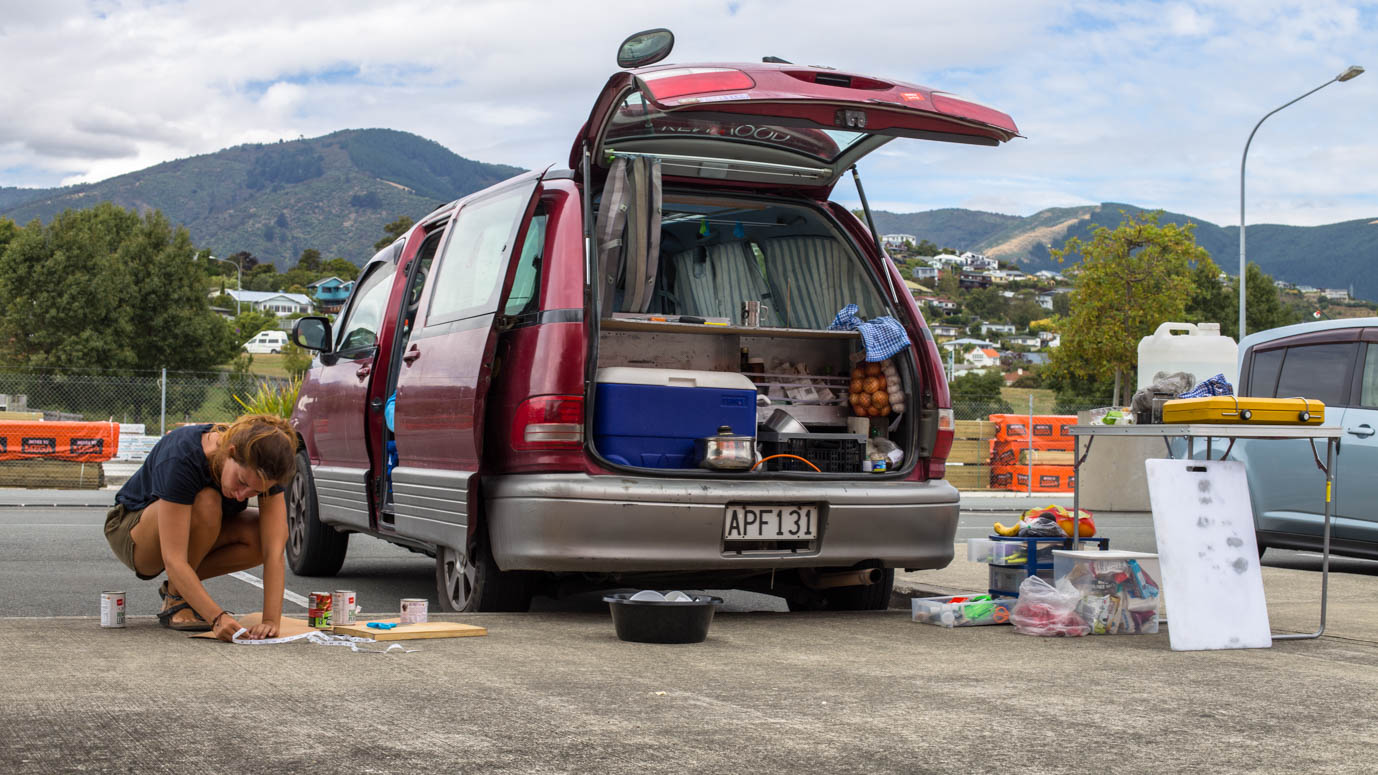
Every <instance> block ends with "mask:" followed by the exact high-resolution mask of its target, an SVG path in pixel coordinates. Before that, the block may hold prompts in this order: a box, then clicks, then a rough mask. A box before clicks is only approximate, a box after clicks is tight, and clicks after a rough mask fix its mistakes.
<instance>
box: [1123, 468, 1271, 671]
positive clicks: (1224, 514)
mask: <svg viewBox="0 0 1378 775" xmlns="http://www.w3.org/2000/svg"><path fill="white" fill-rule="evenodd" d="M1144 465H1145V469H1146V471H1147V473H1148V494H1149V502H1150V503H1151V504H1152V508H1153V532H1154V533H1155V534H1156V536H1157V540H1158V560H1159V562H1160V563H1161V566H1162V574H1163V578H1162V579H1161V581H1162V586H1163V592H1164V594H1165V596H1166V598H1167V600H1168V601H1169V620H1168V636H1169V640H1170V641H1171V643H1172V649H1173V650H1174V651H1202V650H1208V649H1237V648H1267V647H1269V646H1271V645H1273V637H1272V633H1271V631H1270V630H1269V628H1268V607H1267V602H1266V600H1265V598H1264V593H1263V571H1262V569H1261V568H1260V567H1259V562H1258V543H1257V541H1256V540H1255V538H1254V518H1253V509H1252V507H1251V506H1250V503H1249V486H1248V481H1247V479H1246V478H1245V474H1244V464H1243V463H1241V462H1238V461H1235V460H1146V461H1144Z"/></svg>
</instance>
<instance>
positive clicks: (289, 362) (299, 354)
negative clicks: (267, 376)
mask: <svg viewBox="0 0 1378 775" xmlns="http://www.w3.org/2000/svg"><path fill="white" fill-rule="evenodd" d="M311 359H312V355H311V353H310V352H307V351H306V350H303V349H302V348H300V347H298V346H296V345H295V344H292V343H291V342H288V343H287V347H286V349H284V350H283V351H282V368H284V369H286V370H287V374H288V375H289V376H291V377H293V378H295V379H301V378H302V376H304V375H305V374H306V372H307V371H309V370H310V369H311Z"/></svg>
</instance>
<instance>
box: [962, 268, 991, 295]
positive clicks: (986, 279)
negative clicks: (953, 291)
mask: <svg viewBox="0 0 1378 775" xmlns="http://www.w3.org/2000/svg"><path fill="white" fill-rule="evenodd" d="M957 284H958V285H959V286H961V287H962V288H965V289H967V290H973V289H976V288H989V287H990V275H988V274H986V273H985V272H969V271H965V270H964V271H963V272H962V274H961V275H959V276H958V278H957Z"/></svg>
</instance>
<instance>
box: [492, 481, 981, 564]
mask: <svg viewBox="0 0 1378 775" xmlns="http://www.w3.org/2000/svg"><path fill="white" fill-rule="evenodd" d="M484 492H485V495H486V497H485V505H486V514H487V525H488V535H489V539H490V545H491V547H492V551H493V558H494V559H495V560H496V561H497V564H498V566H499V567H500V568H502V569H503V570H540V571H576V572H577V571H583V572H634V571H670V570H684V571H696V570H740V569H749V568H763V569H764V568H787V567H821V566H849V565H852V564H854V563H857V562H862V561H864V560H879V561H880V562H881V563H883V564H884V565H885V566H887V567H896V568H913V569H927V568H942V567H945V566H947V564H948V563H950V562H951V561H952V553H953V540H954V538H955V536H956V533H957V503H958V493H957V490H956V488H954V487H953V486H952V485H950V484H948V483H947V482H945V481H943V480H933V481H929V482H874V483H873V482H866V481H860V482H836V481H833V482H820V483H816V484H815V483H810V482H801V481H797V480H796V481H789V482H780V481H776V482H764V481H725V480H721V479H666V478H658V477H644V478H643V477H627V476H589V475H586V474H538V475H530V476H499V477H492V478H490V479H487V480H485V482H484ZM729 503H751V504H777V503H781V504H784V503H817V504H820V509H819V513H820V523H819V525H820V533H819V538H818V540H817V542H816V543H815V545H814V546H813V547H812V548H811V549H808V550H804V551H799V552H797V553H791V552H789V551H788V550H783V551H782V550H778V549H777V550H770V551H766V550H762V551H758V552H743V553H738V552H736V551H733V550H728V549H727V548H726V547H725V546H724V541H723V527H724V520H725V514H726V506H727V504H729Z"/></svg>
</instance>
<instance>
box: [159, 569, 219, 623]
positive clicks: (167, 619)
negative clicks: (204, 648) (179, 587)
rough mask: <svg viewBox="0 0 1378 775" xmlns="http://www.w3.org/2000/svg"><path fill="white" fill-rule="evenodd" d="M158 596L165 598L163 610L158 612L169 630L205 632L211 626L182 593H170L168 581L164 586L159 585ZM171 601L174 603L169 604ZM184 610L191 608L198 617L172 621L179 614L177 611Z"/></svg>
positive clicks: (161, 620)
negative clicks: (184, 620) (184, 598)
mask: <svg viewBox="0 0 1378 775" xmlns="http://www.w3.org/2000/svg"><path fill="white" fill-rule="evenodd" d="M158 596H159V597H161V598H162V599H163V604H164V608H163V610H161V611H159V612H158V623H159V624H161V625H163V626H164V627H166V628H168V629H169V630H178V631H181V632H205V631H207V630H209V629H210V628H211V626H210V624H209V623H208V622H207V621H206V620H205V619H202V618H201V615H200V614H198V613H196V611H194V610H191V603H188V602H187V601H186V600H183V599H182V596H181V595H173V594H169V593H168V591H167V582H166V581H164V582H163V584H162V586H160V587H158ZM169 603H171V604H172V605H168V604H169ZM184 610H191V613H192V616H194V617H196V618H195V619H193V620H192V621H189V622H174V621H172V617H173V616H174V615H175V614H177V612H179V611H184Z"/></svg>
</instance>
